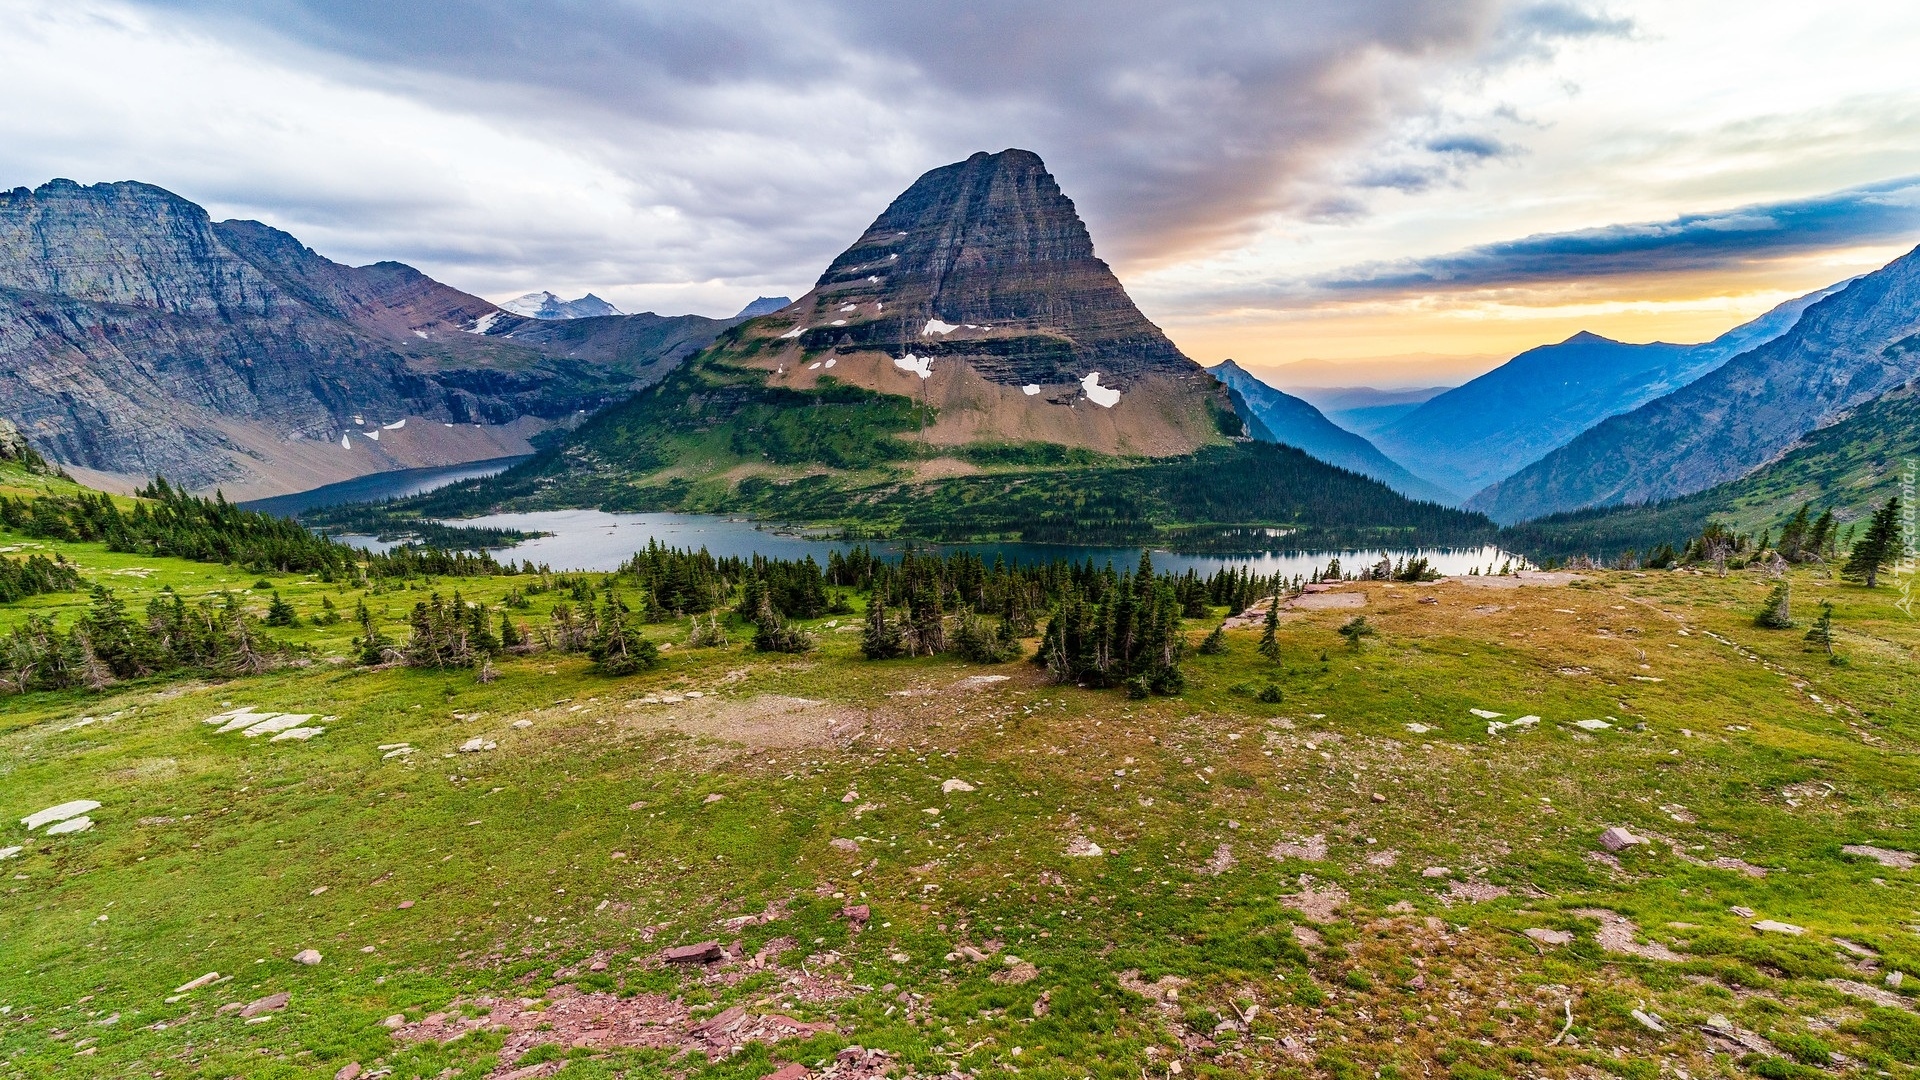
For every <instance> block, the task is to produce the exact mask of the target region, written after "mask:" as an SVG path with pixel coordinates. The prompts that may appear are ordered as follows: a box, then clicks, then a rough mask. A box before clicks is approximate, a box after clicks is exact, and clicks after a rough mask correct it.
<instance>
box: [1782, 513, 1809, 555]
mask: <svg viewBox="0 0 1920 1080" xmlns="http://www.w3.org/2000/svg"><path fill="white" fill-rule="evenodd" d="M1812 508H1813V507H1812V504H1810V503H1801V504H1800V509H1798V510H1796V511H1794V514H1793V516H1792V517H1790V518H1788V519H1787V524H1786V525H1785V526H1784V527H1783V528H1781V530H1780V544H1779V551H1780V557H1781V558H1783V559H1785V560H1787V561H1788V562H1799V561H1800V559H1801V557H1802V555H1803V554H1804V553H1805V551H1806V548H1807V539H1808V532H1809V530H1810V529H1811V528H1812V525H1811V523H1810V522H1809V520H1808V517H1807V512H1808V511H1809V510H1811V509H1812Z"/></svg>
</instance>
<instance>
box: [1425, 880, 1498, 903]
mask: <svg viewBox="0 0 1920 1080" xmlns="http://www.w3.org/2000/svg"><path fill="white" fill-rule="evenodd" d="M1511 891H1512V890H1510V889H1508V888H1507V887H1506V886H1505V885H1491V884H1488V883H1487V882H1484V881H1449V882H1447V893H1446V895H1444V896H1442V897H1441V898H1440V899H1442V900H1444V901H1447V902H1448V903H1451V902H1453V901H1455V900H1464V901H1466V902H1467V903H1469V904H1483V903H1485V902H1487V901H1488V900H1498V899H1500V898H1501V897H1503V896H1506V895H1509V893H1510V892H1511Z"/></svg>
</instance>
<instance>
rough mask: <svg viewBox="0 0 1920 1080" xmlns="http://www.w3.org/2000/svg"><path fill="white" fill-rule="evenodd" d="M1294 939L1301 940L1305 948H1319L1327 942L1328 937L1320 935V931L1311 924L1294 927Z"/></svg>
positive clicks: (1301, 945)
mask: <svg viewBox="0 0 1920 1080" xmlns="http://www.w3.org/2000/svg"><path fill="white" fill-rule="evenodd" d="M1293 940H1295V941H1297V942H1299V943H1300V947H1301V948H1303V949H1317V948H1319V947H1320V946H1322V945H1325V944H1326V943H1327V942H1326V939H1325V938H1323V937H1321V936H1320V931H1318V930H1315V929H1314V928H1313V927H1311V926H1296V927H1294V928H1293Z"/></svg>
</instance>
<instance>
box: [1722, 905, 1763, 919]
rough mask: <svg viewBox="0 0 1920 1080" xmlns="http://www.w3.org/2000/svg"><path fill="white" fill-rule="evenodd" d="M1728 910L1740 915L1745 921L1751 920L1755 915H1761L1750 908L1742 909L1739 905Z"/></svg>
mask: <svg viewBox="0 0 1920 1080" xmlns="http://www.w3.org/2000/svg"><path fill="white" fill-rule="evenodd" d="M1727 910H1728V911H1731V912H1733V913H1734V914H1735V915H1738V916H1740V917H1741V918H1743V919H1751V918H1753V917H1754V916H1755V915H1757V914H1759V913H1758V912H1756V911H1754V910H1753V909H1752V908H1750V907H1741V906H1740V905H1738V904H1735V905H1734V906H1732V907H1730V908H1728V909H1727Z"/></svg>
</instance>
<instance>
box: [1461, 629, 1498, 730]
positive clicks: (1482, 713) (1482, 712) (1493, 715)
mask: <svg viewBox="0 0 1920 1080" xmlns="http://www.w3.org/2000/svg"><path fill="white" fill-rule="evenodd" d="M1474 610H1475V611H1478V610H1480V609H1479V608H1475V609H1474ZM1494 610H1495V611H1498V610H1500V609H1499V608H1495V609H1494ZM1467 711H1468V712H1470V713H1472V714H1473V715H1475V716H1477V717H1479V718H1480V719H1482V720H1498V719H1500V718H1501V717H1503V716H1505V715H1507V714H1506V713H1497V712H1491V711H1489V710H1486V709H1468V710H1467Z"/></svg>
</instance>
